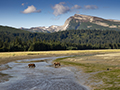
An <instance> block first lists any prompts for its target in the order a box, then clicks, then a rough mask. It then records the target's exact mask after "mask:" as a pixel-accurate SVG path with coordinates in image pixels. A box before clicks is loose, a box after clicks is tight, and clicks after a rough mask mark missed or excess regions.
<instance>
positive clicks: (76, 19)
mask: <svg viewBox="0 0 120 90" xmlns="http://www.w3.org/2000/svg"><path fill="white" fill-rule="evenodd" d="M21 29H22V30H27V31H30V32H46V33H51V32H58V31H65V30H79V29H96V30H106V29H109V30H119V31H120V20H113V19H104V18H100V17H96V16H89V15H82V14H75V15H74V16H71V17H69V18H68V19H67V20H66V21H65V23H64V25H62V26H57V25H52V26H49V27H44V26H43V27H32V28H30V29H25V28H21Z"/></svg>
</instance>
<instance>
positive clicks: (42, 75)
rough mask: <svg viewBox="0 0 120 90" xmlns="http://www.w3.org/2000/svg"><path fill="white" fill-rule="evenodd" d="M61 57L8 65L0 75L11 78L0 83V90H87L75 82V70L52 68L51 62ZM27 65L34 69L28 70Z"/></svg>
mask: <svg viewBox="0 0 120 90" xmlns="http://www.w3.org/2000/svg"><path fill="white" fill-rule="evenodd" d="M63 57H65V56H61V57H47V58H36V59H24V60H17V62H10V63H8V64H7V65H8V66H9V67H11V68H9V69H7V70H3V71H1V73H2V74H7V75H10V76H12V78H10V79H9V81H6V82H2V83H0V90H88V89H87V88H85V87H83V86H82V85H80V84H79V82H78V81H77V78H76V75H75V73H74V72H75V71H76V69H75V68H73V67H62V66H61V67H59V68H54V67H53V65H52V61H53V60H54V59H57V58H63ZM29 63H34V64H35V65H36V67H35V68H29V67H28V64H29ZM73 71H74V72H73Z"/></svg>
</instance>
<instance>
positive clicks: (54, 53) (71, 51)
mask: <svg viewBox="0 0 120 90" xmlns="http://www.w3.org/2000/svg"><path fill="white" fill-rule="evenodd" d="M119 51H120V49H105V50H66V51H33V52H32V51H29V52H0V57H2V58H3V57H13V56H26V55H73V54H86V53H107V52H109V53H110V52H119Z"/></svg>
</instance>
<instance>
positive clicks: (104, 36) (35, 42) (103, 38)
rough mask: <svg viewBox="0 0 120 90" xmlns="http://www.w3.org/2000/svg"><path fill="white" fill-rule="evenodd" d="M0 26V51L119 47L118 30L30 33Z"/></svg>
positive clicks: (119, 32) (119, 33) (119, 34)
mask: <svg viewBox="0 0 120 90" xmlns="http://www.w3.org/2000/svg"><path fill="white" fill-rule="evenodd" d="M1 28H2V29H0V51H44V50H45V51H46V50H69V49H70V50H71V49H74V50H81V49H82V50H83V49H119V48H120V37H119V36H120V31H114V30H66V31H60V32H55V33H30V32H26V31H22V30H19V29H15V28H11V27H4V26H1Z"/></svg>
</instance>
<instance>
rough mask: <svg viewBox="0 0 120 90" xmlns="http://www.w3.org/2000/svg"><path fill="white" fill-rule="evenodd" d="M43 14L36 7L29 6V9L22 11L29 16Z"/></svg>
mask: <svg viewBox="0 0 120 90" xmlns="http://www.w3.org/2000/svg"><path fill="white" fill-rule="evenodd" d="M39 12H41V10H37V9H36V7H34V6H33V5H31V6H28V8H27V9H25V10H24V11H22V13H24V14H28V13H39Z"/></svg>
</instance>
